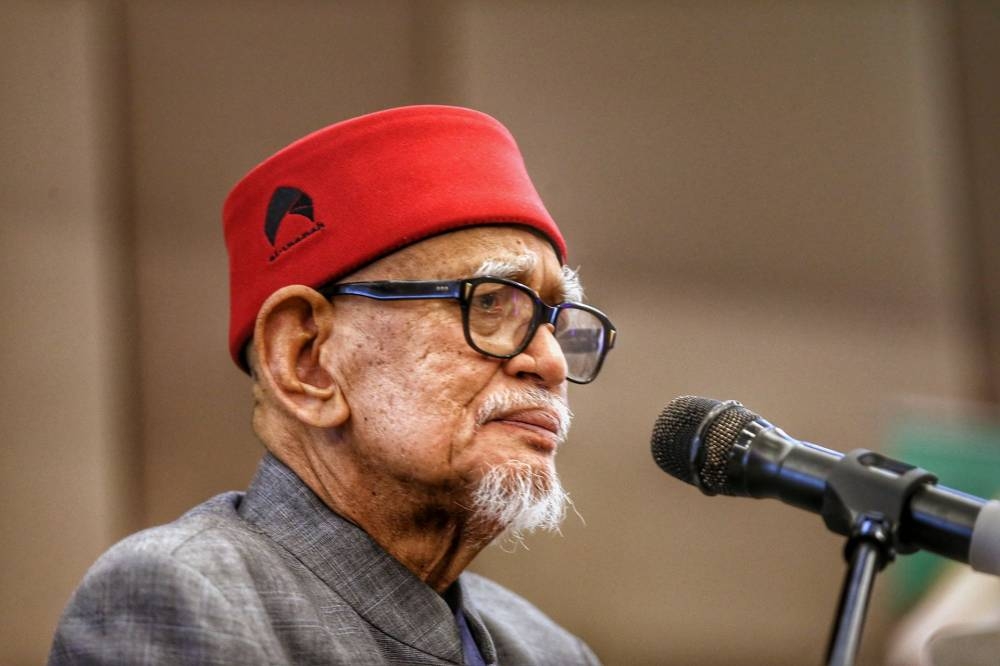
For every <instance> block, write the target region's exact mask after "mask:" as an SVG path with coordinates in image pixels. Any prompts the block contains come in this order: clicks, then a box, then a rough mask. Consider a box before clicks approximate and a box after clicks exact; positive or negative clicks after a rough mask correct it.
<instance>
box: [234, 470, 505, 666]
mask: <svg viewBox="0 0 1000 666" xmlns="http://www.w3.org/2000/svg"><path fill="white" fill-rule="evenodd" d="M239 514H240V516H241V517H242V518H243V519H245V520H246V521H247V522H249V523H250V524H252V525H253V526H254V527H255V528H256V529H258V530H260V531H261V532H262V533H263V534H265V535H266V536H268V537H269V538H270V539H272V540H273V541H275V542H276V543H278V544H279V545H280V546H281V547H282V548H284V549H285V550H287V551H288V552H289V553H290V554H291V555H292V556H294V557H295V558H296V559H297V560H298V561H299V562H301V563H302V564H303V565H304V566H305V567H306V568H308V569H309V570H310V571H311V572H312V573H313V574H315V575H316V576H317V577H318V578H319V579H321V580H322V581H323V582H324V583H326V585H327V586H329V587H330V589H331V590H333V591H334V593H336V594H337V595H338V596H340V597H341V598H342V599H343V600H344V601H345V602H346V603H347V604H349V605H350V606H351V607H352V608H353V609H354V610H355V611H357V613H358V614H359V615H361V616H362V617H363V618H364V619H365V620H367V621H368V622H370V623H371V624H372V625H373V626H375V627H376V628H378V629H379V630H380V631H382V632H384V633H385V634H387V635H389V636H391V637H393V638H394V639H396V640H398V641H400V642H402V643H405V644H406V645H409V646H411V647H413V648H414V649H417V650H420V651H422V652H426V653H428V654H432V655H434V656H436V657H438V658H440V659H443V660H446V661H450V662H453V663H462V661H463V657H462V642H461V639H460V638H459V634H458V627H457V626H456V624H455V616H454V615H453V613H452V610H451V608H450V607H449V606H448V604H447V602H446V601H445V600H444V598H443V597H442V596H441V595H439V594H438V593H437V592H435V591H434V590H433V589H431V588H430V587H429V586H427V585H426V584H425V583H424V582H423V581H421V580H420V579H418V578H417V577H416V576H414V575H413V573H412V572H410V571H409V570H408V569H407V568H406V567H404V566H403V565H402V564H401V563H400V562H399V561H397V560H396V559H394V558H393V557H392V556H391V555H389V554H388V553H387V552H385V551H384V550H383V549H382V548H381V547H380V546H379V545H378V544H377V543H376V542H375V541H374V540H373V539H372V538H371V537H370V536H368V534H366V533H365V532H364V531H363V530H361V529H360V528H359V527H357V526H356V525H354V524H353V523H351V522H349V521H347V520H345V519H344V518H342V517H341V516H339V515H337V514H336V513H334V512H333V511H331V510H330V509H329V508H328V507H327V506H326V505H325V504H323V502H322V501H320V499H319V498H318V497H317V496H316V495H315V494H314V493H313V492H312V491H311V490H310V489H309V488H308V487H307V486H306V485H305V484H304V483H303V482H302V480H301V479H299V477H298V476H297V475H296V474H295V473H294V472H292V471H291V470H290V469H289V468H288V467H286V466H285V465H284V464H283V463H281V462H280V461H279V460H277V459H276V458H274V457H273V456H271V455H267V456H265V457H264V459H263V460H262V461H261V464H260V468H259V469H258V471H257V475H256V477H255V478H254V480H253V483H252V484H251V485H250V488H249V489H248V490H247V492H246V495H245V497H244V498H243V500H242V502H241V503H240V506H239ZM455 585H456V586H458V593H459V595H460V599H461V607H462V608H463V610H464V612H465V615H466V618H467V620H468V623H469V626H470V629H471V631H472V634H473V635H474V636H475V639H476V642H477V644H478V646H479V650H480V652H481V653H482V655H483V658H484V659H485V661H486V663H494V662H495V661H496V659H497V655H496V649H495V647H494V644H493V641H492V639H491V638H490V635H489V632H488V631H487V629H486V627H485V625H484V624H483V621H482V619H481V617H480V615H479V613H478V612H477V611H476V610H475V608H474V605H473V602H472V601H471V600H470V599H469V597H468V594H467V593H466V591H465V590H464V589H463V588H462V585H461V577H460V578H459V581H458V582H456V583H455Z"/></svg>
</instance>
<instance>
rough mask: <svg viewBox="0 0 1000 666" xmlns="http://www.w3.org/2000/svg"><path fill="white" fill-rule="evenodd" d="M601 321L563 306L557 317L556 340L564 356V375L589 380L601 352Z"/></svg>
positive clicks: (579, 310) (585, 312)
mask: <svg viewBox="0 0 1000 666" xmlns="http://www.w3.org/2000/svg"><path fill="white" fill-rule="evenodd" d="M604 339H605V336H604V324H603V323H602V322H601V320H600V319H598V318H597V317H596V316H594V315H593V314H592V313H590V312H588V311H586V310H581V309H579V308H574V307H572V306H570V307H564V308H563V310H562V312H560V313H559V318H558V319H556V340H557V341H558V342H559V347H560V348H561V349H562V351H563V355H564V356H565V357H566V368H567V374H568V375H569V376H570V378H572V379H575V380H577V381H584V382H586V381H590V380H591V379H593V378H594V373H595V372H597V366H598V363H600V360H601V357H602V356H603V352H604Z"/></svg>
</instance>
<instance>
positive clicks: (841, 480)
mask: <svg viewBox="0 0 1000 666" xmlns="http://www.w3.org/2000/svg"><path fill="white" fill-rule="evenodd" d="M934 483H937V477H936V476H934V475H933V474H931V473H930V472H928V471H927V470H924V469H921V468H919V467H914V466H913V465H908V464H906V463H903V462H900V461H898V460H893V459H891V458H886V457H885V456H882V455H880V454H878V453H874V452H872V451H867V450H865V449H856V450H854V451H851V452H850V453H848V454H846V455H845V456H844V457H843V458H842V459H841V460H840V461H838V462H837V464H836V465H835V466H834V468H833V471H832V472H831V473H830V474H829V475H828V476H827V479H826V488H825V490H824V494H823V505H822V508H821V510H820V514H821V515H822V516H823V522H825V523H826V526H827V527H828V528H829V529H830V530H831V531H833V532H836V533H838V534H843V535H845V536H846V537H847V543H846V544H845V546H844V558H845V559H846V560H847V562H848V570H847V575H846V577H845V579H844V587H843V589H842V591H841V595H840V604H839V608H838V610H837V615H836V617H835V618H834V625H833V632H832V634H831V637H830V644H829V647H828V649H827V663H828V664H830V665H831V666H850V665H851V664H853V663H854V659H855V656H856V655H857V651H858V647H859V646H860V644H861V630H862V628H863V626H864V621H865V615H866V614H867V612H868V602H869V600H870V599H871V592H872V585H873V584H874V582H875V574H877V573H878V572H879V571H881V570H882V569H884V568H885V567H886V566H887V565H888V564H889V563H890V562H892V561H893V560H894V559H895V557H896V554H897V553H904V554H905V553H912V552H914V551H916V550H917V548H916V547H915V546H913V545H912V544H907V543H902V542H901V541H900V539H899V527H900V523H901V522H902V518H903V513H904V511H905V510H906V507H907V505H908V504H909V501H910V497H911V496H912V495H913V493H914V492H916V490H917V489H918V488H920V487H921V486H923V485H925V484H934Z"/></svg>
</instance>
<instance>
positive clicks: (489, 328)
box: [319, 276, 618, 384]
mask: <svg viewBox="0 0 1000 666" xmlns="http://www.w3.org/2000/svg"><path fill="white" fill-rule="evenodd" d="M319 292H320V293H321V294H323V295H324V296H325V297H326V298H333V297H334V296H363V297H365V298H374V299H376V300H380V301H409V300H419V299H428V298H453V299H456V300H457V301H458V302H459V303H460V304H461V307H462V328H463V329H464V331H465V340H466V341H467V342H468V343H469V346H470V347H472V348H473V349H475V350H476V351H477V352H479V353H481V354H485V355H486V356H492V357H494V358H513V357H514V356H517V355H518V354H520V353H521V352H523V351H524V349H525V348H526V347H527V346H528V345H529V344H530V343H531V340H532V338H534V336H535V332H536V331H537V330H538V327H539V326H541V325H542V324H552V326H553V327H554V329H555V338H556V342H558V343H559V348H560V349H562V352H563V355H564V356H565V357H566V368H567V373H566V376H567V379H569V380H570V381H571V382H574V383H577V384H587V383H589V382H592V381H593V380H594V378H595V377H597V373H598V372H599V371H600V369H601V365H602V364H603V363H604V357H605V356H606V355H607V353H608V352H609V351H611V349H612V348H613V347H614V346H615V336H616V335H617V334H618V332H617V330H616V329H615V327H614V325H613V324H612V323H611V320H610V319H608V318H607V317H606V316H605V315H604V313H603V312H601V311H600V310H598V309H597V308H593V307H591V306H589V305H584V304H583V303H573V302H569V301H567V302H564V303H559V304H558V305H548V304H546V303H545V302H544V301H542V299H541V298H540V297H539V296H538V294H537V293H535V291H534V290H533V289H531V288H530V287H527V286H525V285H523V284H521V283H520V282H515V281H513V280H508V279H505V278H498V277H492V276H484V277H474V278H466V279H463V280H419V281H417V280H412V281H411V280H386V281H381V282H347V283H344V284H332V285H326V286H323V287H320V288H319Z"/></svg>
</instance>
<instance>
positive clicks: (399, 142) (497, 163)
mask: <svg viewBox="0 0 1000 666" xmlns="http://www.w3.org/2000/svg"><path fill="white" fill-rule="evenodd" d="M222 219H223V230H224V232H225V236H226V247H227V248H228V250H229V282H230V284H229V287H230V325H229V351H230V353H231V354H232V357H233V360H234V361H236V364H237V365H239V366H240V367H241V368H243V369H244V370H246V363H245V359H244V358H243V353H242V352H243V347H244V345H245V344H246V343H247V341H248V340H249V339H250V337H251V335H252V334H253V329H254V322H255V320H256V318H257V312H258V310H260V306H261V305H262V304H263V303H264V301H265V300H267V298H268V296H270V295H271V294H272V293H274V292H275V291H276V290H278V289H280V288H281V287H284V286H286V285H289V284H304V285H308V286H311V287H319V286H321V285H323V284H325V283H328V282H331V281H333V280H337V279H339V278H341V277H343V276H345V275H348V274H350V273H352V272H354V271H355V270H357V269H359V268H361V267H362V266H365V265H366V264H369V263H371V262H372V261H374V260H375V259H378V258H379V257H382V256H385V255H387V254H390V253H392V252H394V251H396V250H398V249H400V248H402V247H404V246H406V245H410V244H412V243H415V242H417V241H419V240H423V239H425V238H427V237H429V236H433V235H436V234H439V233H442V232H445V231H449V230H453V229H459V228H462V227H469V226H480V225H485V224H516V225H524V226H528V227H532V228H534V229H536V230H538V231H540V232H541V233H542V234H543V235H545V236H546V237H548V239H549V240H550V241H551V242H552V245H553V246H554V248H555V249H556V252H557V253H558V255H559V258H560V260H561V261H565V258H566V243H565V241H564V240H563V237H562V235H561V234H560V233H559V228H558V227H557V226H556V224H555V222H554V221H553V220H552V218H551V216H549V214H548V212H547V211H546V210H545V206H544V205H543V204H542V200H541V198H540V197H539V196H538V192H536V191H535V187H534V185H532V183H531V180H530V179H529V178H528V173H527V171H526V170H525V168H524V160H523V159H522V158H521V153H520V152H519V151H518V148H517V144H516V143H515V142H514V137H512V136H511V134H510V132H508V131H507V128H505V127H504V126H503V125H501V124H500V123H499V122H498V121H497V120H495V119H494V118H492V117H490V116H488V115H486V114H484V113H480V112H478V111H472V110H471V109H463V108H459V107H450V106H409V107H402V108H398V109H389V110H386V111H380V112H378V113H372V114H369V115H366V116H361V117H358V118H353V119H351V120H345V121H343V122H340V123H337V124H335V125H331V126H329V127H326V128H324V129H321V130H319V131H317V132H314V133H312V134H310V135H309V136H306V137H304V138H302V139H299V140H298V141H296V142H295V143H293V144H291V145H290V146H288V147H287V148H285V149H283V150H281V151H280V152H278V153H276V154H275V155H273V156H272V157H270V158H268V159H267V160H265V161H264V162H262V163H261V164H259V165H258V166H257V167H255V168H254V169H253V170H252V171H251V172H250V173H249V174H247V175H246V177H244V178H243V180H241V181H240V182H239V183H237V184H236V187H235V188H233V191H232V192H230V194H229V197H227V199H226V203H225V206H224V207H223V213H222Z"/></svg>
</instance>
